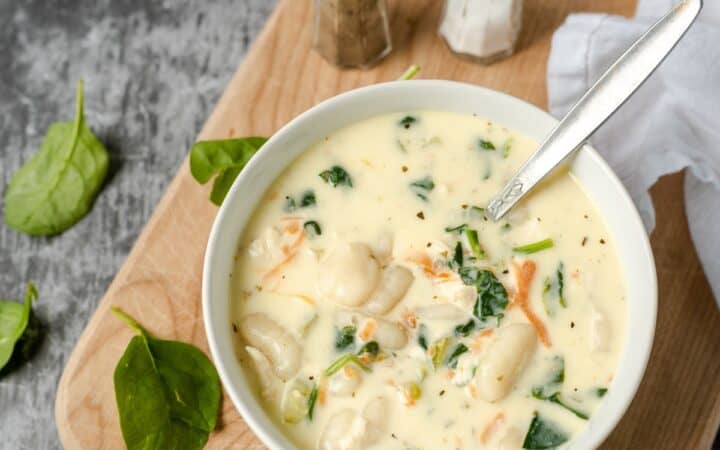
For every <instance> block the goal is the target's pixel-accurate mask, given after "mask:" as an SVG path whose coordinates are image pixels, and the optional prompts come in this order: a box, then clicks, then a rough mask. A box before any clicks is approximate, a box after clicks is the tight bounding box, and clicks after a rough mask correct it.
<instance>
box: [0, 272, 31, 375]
mask: <svg viewBox="0 0 720 450" xmlns="http://www.w3.org/2000/svg"><path fill="white" fill-rule="evenodd" d="M37 298H38V292H37V289H35V285H34V284H33V283H28V285H27V290H26V291H25V302H24V303H19V302H16V301H11V300H0V372H2V370H3V368H5V367H7V366H8V363H10V360H11V359H12V360H13V361H17V359H16V358H15V356H17V357H22V358H23V359H27V357H28V356H29V355H30V353H32V350H34V347H35V344H36V343H37V342H38V337H39V323H38V322H37V321H34V320H33V317H32V316H33V314H32V303H33V301H36V300H37ZM13 365H14V364H13Z"/></svg>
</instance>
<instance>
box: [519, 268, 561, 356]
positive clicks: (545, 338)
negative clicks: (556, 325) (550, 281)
mask: <svg viewBox="0 0 720 450" xmlns="http://www.w3.org/2000/svg"><path fill="white" fill-rule="evenodd" d="M535 268H536V265H535V262H533V261H530V260H526V261H524V262H523V263H522V266H520V265H518V264H516V263H513V269H514V270H515V276H516V277H517V282H518V290H517V293H516V294H515V298H514V299H513V303H515V304H517V305H518V306H519V307H520V309H522V311H523V313H525V316H526V317H527V319H528V321H529V322H530V324H531V325H532V326H533V327H535V331H537V334H538V337H539V338H540V342H542V343H543V345H545V347H548V348H549V347H551V346H552V344H551V343H550V336H549V335H548V332H547V329H546V328H545V324H543V323H542V321H541V320H540V318H539V317H538V316H537V315H535V312H534V311H533V310H532V309H531V308H530V303H529V302H528V294H529V292H530V283H532V280H533V276H534V275H535Z"/></svg>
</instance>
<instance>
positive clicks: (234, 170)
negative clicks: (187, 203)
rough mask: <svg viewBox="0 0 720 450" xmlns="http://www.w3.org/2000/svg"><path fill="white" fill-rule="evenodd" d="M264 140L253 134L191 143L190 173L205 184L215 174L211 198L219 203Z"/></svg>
mask: <svg viewBox="0 0 720 450" xmlns="http://www.w3.org/2000/svg"><path fill="white" fill-rule="evenodd" d="M267 139H268V138H266V137H259V136H253V137H244V138H237V139H221V140H216V141H199V142H196V143H195V144H193V146H192V148H191V149H190V173H191V174H192V176H193V178H195V180H196V181H197V182H198V183H200V184H205V183H207V182H208V181H210V179H211V178H212V177H213V176H215V175H216V174H217V177H216V178H215V181H214V182H213V188H212V192H211V193H210V201H212V202H213V203H214V204H216V205H218V206H220V204H222V201H223V200H224V199H225V196H226V195H227V193H228V191H229V190H230V186H232V184H233V182H234V181H235V178H237V176H238V174H239V173H240V171H241V170H242V169H243V167H245V164H247V162H248V161H250V158H252V156H253V155H254V154H255V153H256V152H257V151H258V150H259V149H260V147H262V145H263V144H264V143H265V142H266V141H267Z"/></svg>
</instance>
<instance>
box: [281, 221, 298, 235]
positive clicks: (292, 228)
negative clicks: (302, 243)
mask: <svg viewBox="0 0 720 450" xmlns="http://www.w3.org/2000/svg"><path fill="white" fill-rule="evenodd" d="M299 228H300V223H299V222H296V221H293V222H290V223H289V224H287V225H285V227H284V228H283V230H284V231H287V232H288V233H290V234H295V233H297V231H298V229H299Z"/></svg>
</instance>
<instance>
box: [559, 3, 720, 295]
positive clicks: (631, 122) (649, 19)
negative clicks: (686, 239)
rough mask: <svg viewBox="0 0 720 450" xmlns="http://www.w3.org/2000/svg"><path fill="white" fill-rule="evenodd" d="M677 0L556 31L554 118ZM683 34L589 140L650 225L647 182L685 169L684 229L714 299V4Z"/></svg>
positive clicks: (717, 36) (719, 290)
mask: <svg viewBox="0 0 720 450" xmlns="http://www.w3.org/2000/svg"><path fill="white" fill-rule="evenodd" d="M677 2H678V0H641V1H640V3H639V4H638V10H637V16H636V17H635V18H634V19H625V18H622V17H617V16H610V15H606V14H573V15H570V16H569V17H568V18H567V20H566V21H565V23H564V24H563V25H562V26H561V27H560V28H559V29H558V30H557V31H556V32H555V35H554V36H553V40H552V50H551V53H550V60H549V62H548V74H547V77H548V96H549V108H550V112H551V113H552V114H553V115H555V116H556V117H562V116H563V115H564V114H565V113H566V112H567V111H568V109H570V107H571V106H572V105H573V104H574V103H575V101H576V100H577V99H578V98H580V96H581V95H582V94H583V93H584V92H585V91H586V90H587V89H589V88H590V86H591V85H592V83H594V82H595V80H597V79H598V78H599V77H600V75H602V73H603V72H604V71H605V70H606V69H607V68H608V67H609V66H610V64H612V62H613V61H614V60H615V59H616V58H617V57H618V56H620V54H621V53H622V52H623V51H624V50H625V49H626V48H627V47H628V46H629V45H630V44H631V43H632V42H633V41H634V40H635V39H636V38H637V37H638V36H640V35H641V34H642V33H643V32H644V31H645V30H646V29H647V28H648V27H650V25H652V23H654V22H655V21H656V20H657V19H658V18H659V17H660V16H661V15H662V14H664V13H666V12H667V11H669V10H670V8H672V6H673V5H675V4H677ZM706 3H707V5H706V7H705V9H704V10H703V11H702V12H701V14H700V17H699V19H698V22H696V23H695V24H694V25H693V26H692V28H691V29H690V31H688V33H687V35H686V36H685V37H684V38H683V40H682V41H681V42H680V43H679V44H678V46H677V47H676V48H675V50H673V52H672V53H671V54H670V55H669V56H668V58H667V59H666V60H665V62H663V64H662V65H661V66H660V67H659V68H658V70H657V71H656V72H655V73H654V74H653V75H652V76H651V77H650V78H649V79H648V80H647V81H646V83H645V84H644V85H643V86H642V87H640V89H639V90H638V91H637V92H636V93H635V95H634V96H633V97H632V98H631V99H630V100H629V101H628V102H627V103H626V104H625V105H623V106H622V107H621V108H620V110H618V112H617V113H616V114H615V115H614V116H613V117H612V118H610V119H609V120H608V122H607V123H606V124H605V125H603V126H602V128H600V129H599V130H598V131H597V133H595V135H594V136H593V138H592V139H591V140H592V142H593V144H594V146H595V148H597V150H598V151H599V152H600V153H601V154H602V155H603V157H604V158H605V159H606V160H607V161H608V163H609V164H610V165H611V166H612V167H613V169H614V170H615V172H616V173H617V174H618V176H619V177H620V179H621V180H622V182H623V183H624V184H625V186H626V188H627V189H628V191H629V192H630V195H631V196H632V198H633V200H634V201H635V204H636V205H637V207H638V210H639V211H640V215H641V216H642V219H643V221H644V222H645V226H646V228H647V230H648V232H650V231H652V229H653V228H654V227H655V211H654V210H653V206H652V202H651V199H650V195H649V194H648V189H649V188H650V187H651V186H652V185H653V184H655V181H657V179H658V178H659V177H660V176H662V175H664V174H667V173H672V172H677V171H679V170H681V169H683V168H685V167H687V168H688V169H689V170H688V173H687V174H686V178H685V203H686V213H687V217H688V223H689V225H690V233H691V235H692V238H693V241H694V242H695V247H696V249H697V252H698V255H699V257H700V261H701V262H702V264H703V267H704V269H705V273H706V274H707V277H708V279H709V281H710V285H711V286H712V289H713V292H714V294H715V298H716V300H717V301H718V302H719V304H720V2H718V1H709V2H706Z"/></svg>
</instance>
